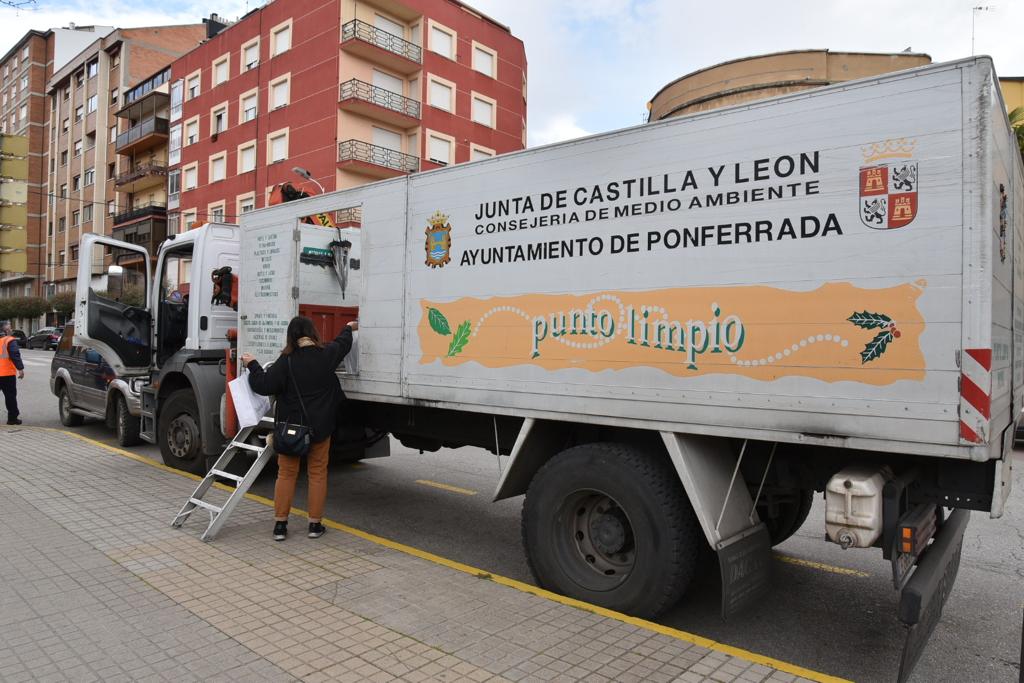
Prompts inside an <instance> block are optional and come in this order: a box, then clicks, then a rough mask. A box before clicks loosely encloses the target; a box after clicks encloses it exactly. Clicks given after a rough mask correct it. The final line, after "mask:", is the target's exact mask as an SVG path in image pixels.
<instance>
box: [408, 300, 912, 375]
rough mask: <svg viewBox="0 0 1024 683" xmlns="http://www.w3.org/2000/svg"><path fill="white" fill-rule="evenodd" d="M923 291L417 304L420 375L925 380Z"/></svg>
mask: <svg viewBox="0 0 1024 683" xmlns="http://www.w3.org/2000/svg"><path fill="white" fill-rule="evenodd" d="M924 286H925V284H924V283H923V282H917V283H912V284H911V283H908V284H903V285H898V286H895V287H888V288H883V289H863V288H859V287H855V286H853V285H851V284H848V283H829V284H826V285H823V286H822V287H819V288H818V289H815V290H811V291H807V292H794V291H790V290H783V289H776V288H773V287H766V286H739V287H686V288H673V289H657V290H649V291H607V292H598V293H595V294H591V295H548V294H524V295H520V296H512V297H495V298H490V299H480V298H473V297H466V298H462V299H457V300H455V301H450V302H432V301H427V300H423V301H421V309H422V319H421V321H420V324H419V328H418V333H419V340H420V347H421V350H422V357H421V359H420V360H421V363H424V364H425V363H432V362H435V361H438V360H440V361H441V362H442V363H443V364H445V365H449V366H454V365H460V364H464V363H470V362H475V363H479V364H480V365H482V366H484V367H488V368H505V367H512V366H518V365H533V366H537V367H541V368H544V369H547V370H560V369H565V368H580V369H584V370H589V371H591V372H602V371H608V370H612V371H614V370H623V369H627V368H638V367H650V368H657V369H659V370H662V371H664V372H666V373H669V374H671V375H676V376H679V377H695V376H700V375H707V374H729V375H742V376H744V377H750V378H752V379H758V380H765V381H770V380H775V379H779V378H781V377H789V376H800V377H813V378H816V379H820V380H823V381H827V382H839V381H844V380H847V381H854V382H861V383H864V384H872V385H884V384H891V383H892V382H896V381H898V380H918V381H919V380H922V379H924V371H925V362H924V354H923V353H922V351H921V345H920V337H921V334H922V332H923V331H924V328H925V323H924V318H923V316H922V315H921V313H920V311H919V310H918V308H917V300H918V298H919V297H920V295H921V293H922V292H923V291H924Z"/></svg>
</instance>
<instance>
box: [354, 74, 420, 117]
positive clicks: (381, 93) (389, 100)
mask: <svg viewBox="0 0 1024 683" xmlns="http://www.w3.org/2000/svg"><path fill="white" fill-rule="evenodd" d="M338 100H339V101H342V102H343V101H345V100H361V101H363V102H369V103H370V104H375V105H377V106H378V107H384V108H385V109H390V110H391V111H394V112H398V113H399V114H404V115H405V116H411V117H412V118H414V119H418V118H419V117H420V103H419V102H417V101H416V100H413V99H410V98H408V97H405V96H404V95H399V94H398V93H396V92H391V91H390V90H388V89H387V88H381V87H380V86H377V85H373V84H372V83H367V82H366V81H360V80H359V79H357V78H353V79H352V80H350V81H345V82H344V83H342V84H341V87H340V89H339V94H338Z"/></svg>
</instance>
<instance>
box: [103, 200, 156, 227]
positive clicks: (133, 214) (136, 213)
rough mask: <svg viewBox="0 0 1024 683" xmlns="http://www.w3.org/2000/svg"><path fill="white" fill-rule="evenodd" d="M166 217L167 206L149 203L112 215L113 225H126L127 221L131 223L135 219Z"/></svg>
mask: <svg viewBox="0 0 1024 683" xmlns="http://www.w3.org/2000/svg"><path fill="white" fill-rule="evenodd" d="M166 215H167V205H166V204H158V203H156V202H150V203H149V204H141V205H139V206H135V207H133V208H131V209H128V210H127V211H122V212H121V213H116V214H114V225H119V224H121V223H127V222H128V221H133V220H135V219H137V218H142V217H144V216H166Z"/></svg>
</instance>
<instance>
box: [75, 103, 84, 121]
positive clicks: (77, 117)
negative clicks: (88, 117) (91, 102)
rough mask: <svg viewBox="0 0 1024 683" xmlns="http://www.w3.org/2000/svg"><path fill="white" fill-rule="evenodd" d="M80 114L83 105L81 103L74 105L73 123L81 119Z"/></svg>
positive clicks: (82, 114) (82, 112)
mask: <svg viewBox="0 0 1024 683" xmlns="http://www.w3.org/2000/svg"><path fill="white" fill-rule="evenodd" d="M82 116H84V107H83V106H82V105H78V106H77V107H75V123H78V122H79V121H81V120H82Z"/></svg>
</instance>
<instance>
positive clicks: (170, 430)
mask: <svg viewBox="0 0 1024 683" xmlns="http://www.w3.org/2000/svg"><path fill="white" fill-rule="evenodd" d="M166 439H167V449H168V451H170V453H171V455H173V456H174V457H175V458H177V459H179V460H191V459H192V457H193V456H194V455H195V454H194V453H193V450H194V449H195V445H196V444H197V443H198V442H199V427H198V425H196V421H195V418H193V417H192V416H191V415H189V414H188V413H182V414H181V415H178V416H177V417H175V418H174V419H173V420H171V422H170V424H169V425H168V426H167V437H166Z"/></svg>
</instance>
